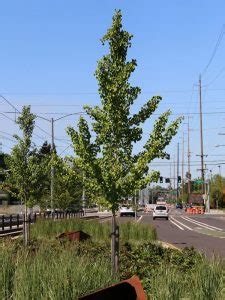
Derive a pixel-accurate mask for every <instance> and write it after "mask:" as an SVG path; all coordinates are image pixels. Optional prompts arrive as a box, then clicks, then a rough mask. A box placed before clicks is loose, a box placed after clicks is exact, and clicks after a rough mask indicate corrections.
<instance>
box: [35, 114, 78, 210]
mask: <svg viewBox="0 0 225 300" xmlns="http://www.w3.org/2000/svg"><path fill="white" fill-rule="evenodd" d="M81 114H83V112H77V113H70V114H67V115H64V116H62V117H59V118H57V119H53V118H51V119H48V118H45V117H42V116H39V115H37V118H39V119H42V120H44V121H47V122H49V123H51V151H52V152H53V150H54V144H55V133H54V124H55V122H57V121H59V120H61V119H64V118H66V117H70V116H73V115H81ZM54 175H55V169H54V167H53V166H51V212H53V198H54Z"/></svg>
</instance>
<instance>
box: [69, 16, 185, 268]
mask: <svg viewBox="0 0 225 300" xmlns="http://www.w3.org/2000/svg"><path fill="white" fill-rule="evenodd" d="M131 39H132V35H131V34H129V33H128V32H127V31H125V30H124V29H123V26H122V14H121V11H120V10H118V11H115V14H114V16H113V20H112V26H111V27H110V28H109V29H108V31H107V33H106V34H105V35H104V36H103V38H102V40H101V41H102V44H103V45H104V44H105V43H108V45H109V53H108V54H107V55H104V56H103V57H102V59H100V60H99V61H98V65H97V69H96V72H95V76H96V78H97V81H98V86H99V89H98V91H99V95H100V99H101V105H100V106H95V107H89V106H85V107H84V108H85V110H86V113H87V115H88V116H89V118H91V120H92V123H91V126H92V128H91V129H90V128H89V127H90V125H89V120H86V119H85V118H84V117H83V116H81V117H80V119H79V121H78V127H77V130H75V129H74V128H72V127H69V128H68V130H67V132H68V134H69V135H70V137H71V139H72V143H73V146H74V151H75V153H76V155H77V156H79V157H80V159H81V161H82V168H83V170H84V172H85V174H87V175H86V176H91V177H92V178H93V181H94V182H95V184H96V185H97V186H98V188H99V189H100V191H101V194H102V195H103V196H104V198H105V199H106V201H107V202H108V203H109V206H110V208H111V210H112V244H111V246H112V270H113V272H117V270H118V248H117V247H116V243H115V241H116V234H115V229H116V220H115V214H116V211H117V210H118V206H119V203H120V201H121V199H122V197H125V196H127V195H131V194H132V193H134V191H135V190H136V189H141V188H144V187H146V185H147V184H148V183H150V182H152V181H157V180H158V176H159V172H157V171H152V172H150V171H149V164H150V162H151V161H152V160H154V159H155V158H168V157H169V155H168V154H167V153H166V152H165V147H166V146H167V145H169V143H170V141H171V139H172V137H173V136H174V135H176V133H177V131H178V128H179V124H180V123H181V121H182V118H181V117H179V118H177V119H176V120H174V121H173V122H171V123H169V124H168V121H169V117H170V114H171V112H170V111H166V112H165V113H163V114H162V115H160V116H159V118H158V119H157V120H156V121H155V123H154V125H153V130H152V132H150V133H149V137H148V140H147V142H146V143H145V145H144V146H143V150H142V151H141V152H140V153H135V151H134V144H135V143H137V142H139V141H141V139H142V132H143V131H142V127H141V126H142V124H143V123H144V122H145V121H146V120H147V119H149V117H150V116H151V115H152V114H153V113H154V112H155V110H156V109H157V107H158V105H159V103H160V101H161V100H162V98H161V97H160V96H154V97H152V98H151V99H149V100H148V101H147V102H146V104H145V105H144V106H143V107H142V108H141V109H140V110H139V112H137V113H135V114H131V108H132V105H133V104H134V101H135V100H137V98H138V95H139V94H140V93H141V89H140V88H139V87H134V86H132V85H131V84H130V82H129V78H130V76H131V74H132V72H134V70H135V68H136V66H137V62H136V60H135V59H132V60H130V61H128V60H127V51H128V48H129V47H130V46H131ZM92 133H93V134H92Z"/></svg>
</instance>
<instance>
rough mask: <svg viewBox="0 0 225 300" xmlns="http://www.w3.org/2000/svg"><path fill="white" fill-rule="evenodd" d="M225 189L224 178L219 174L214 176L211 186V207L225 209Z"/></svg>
mask: <svg viewBox="0 0 225 300" xmlns="http://www.w3.org/2000/svg"><path fill="white" fill-rule="evenodd" d="M224 187H225V182H224V178H223V177H222V176H220V175H218V174H216V175H214V176H213V177H212V180H211V185H210V188H211V190H210V198H211V203H210V204H211V206H212V207H214V208H216V207H217V206H218V207H223V206H224V202H223V189H224Z"/></svg>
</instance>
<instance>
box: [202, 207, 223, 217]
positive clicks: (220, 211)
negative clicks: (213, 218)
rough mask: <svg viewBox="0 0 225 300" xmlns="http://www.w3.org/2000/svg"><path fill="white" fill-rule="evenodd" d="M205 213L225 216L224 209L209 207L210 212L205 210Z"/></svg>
mask: <svg viewBox="0 0 225 300" xmlns="http://www.w3.org/2000/svg"><path fill="white" fill-rule="evenodd" d="M205 215H222V216H224V217H225V211H224V210H222V209H210V212H209V213H208V212H205Z"/></svg>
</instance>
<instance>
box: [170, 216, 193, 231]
mask: <svg viewBox="0 0 225 300" xmlns="http://www.w3.org/2000/svg"><path fill="white" fill-rule="evenodd" d="M171 218H172V220H173V221H175V222H177V223H178V224H180V225H181V226H183V227H185V228H187V229H188V230H193V229H192V228H191V227H189V226H187V225H185V224H183V223H181V222H180V221H178V220H176V219H174V218H173V217H171Z"/></svg>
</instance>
